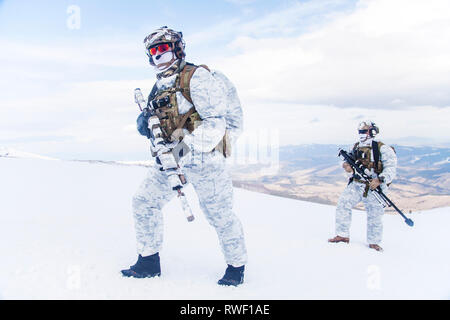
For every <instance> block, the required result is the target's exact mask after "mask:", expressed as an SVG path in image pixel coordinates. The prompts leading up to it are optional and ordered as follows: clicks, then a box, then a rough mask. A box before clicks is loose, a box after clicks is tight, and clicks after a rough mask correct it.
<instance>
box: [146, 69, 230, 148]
mask: <svg viewBox="0 0 450 320" xmlns="http://www.w3.org/2000/svg"><path fill="white" fill-rule="evenodd" d="M200 67H201V68H204V69H206V70H208V71H210V70H209V68H208V67H207V66H206V65H200V66H196V65H194V64H191V63H186V65H185V66H184V67H183V70H181V72H179V73H178V74H177V77H176V79H175V82H174V86H173V87H171V88H168V89H165V90H161V91H158V88H157V86H156V84H155V85H154V86H153V89H152V91H151V93H150V95H149V98H148V101H149V103H150V101H154V103H155V104H156V108H155V107H154V108H153V109H154V110H155V114H156V115H157V117H158V119H159V121H160V122H161V131H162V133H163V137H164V139H165V140H167V141H170V142H172V141H175V140H180V141H181V140H182V138H183V129H187V130H188V131H189V133H192V132H193V131H194V130H195V129H196V128H197V127H198V126H199V125H200V124H201V123H202V119H201V117H200V115H199V114H198V112H197V110H196V109H195V106H194V102H193V101H192V98H191V94H190V82H191V78H192V76H193V74H194V72H195V71H196V70H197V68H200ZM177 92H180V93H181V94H182V95H183V97H184V98H186V100H187V101H189V102H190V103H191V104H192V105H193V107H192V108H191V109H189V111H188V112H186V113H185V114H180V113H179V110H178V103H177ZM214 150H219V151H220V152H222V154H223V155H224V156H225V157H228V156H230V143H229V138H228V133H227V131H225V135H224V137H223V138H222V140H221V142H220V143H219V144H218V145H217V146H216V147H215V148H214V149H213V150H211V151H214Z"/></svg>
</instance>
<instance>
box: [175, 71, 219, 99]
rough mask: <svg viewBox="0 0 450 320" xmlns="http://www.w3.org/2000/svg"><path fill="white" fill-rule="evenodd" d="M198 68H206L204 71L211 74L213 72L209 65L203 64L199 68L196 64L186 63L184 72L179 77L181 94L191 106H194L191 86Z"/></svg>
mask: <svg viewBox="0 0 450 320" xmlns="http://www.w3.org/2000/svg"><path fill="white" fill-rule="evenodd" d="M197 68H204V69H206V70H208V71H209V72H211V70H209V68H208V66H207V65H204V64H201V65H199V66H196V65H195V64H192V63H186V65H185V67H184V68H183V70H181V72H180V76H179V83H178V87H179V88H180V91H181V94H182V95H183V96H184V97H185V98H186V100H187V101H189V102H190V103H191V104H194V102H193V101H192V98H191V87H190V85H191V79H192V76H193V75H194V72H195V70H197Z"/></svg>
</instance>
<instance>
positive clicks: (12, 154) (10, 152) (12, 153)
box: [0, 147, 58, 160]
mask: <svg viewBox="0 0 450 320" xmlns="http://www.w3.org/2000/svg"><path fill="white" fill-rule="evenodd" d="M0 157H8V158H27V159H42V160H58V159H56V158H51V157H47V156H41V155H39V154H35V153H30V152H23V151H19V150H15V149H11V148H5V147H0Z"/></svg>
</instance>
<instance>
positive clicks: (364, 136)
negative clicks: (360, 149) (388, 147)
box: [358, 133, 370, 142]
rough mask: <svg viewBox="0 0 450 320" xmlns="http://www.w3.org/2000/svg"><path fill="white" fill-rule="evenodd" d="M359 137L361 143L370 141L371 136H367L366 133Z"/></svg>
mask: <svg viewBox="0 0 450 320" xmlns="http://www.w3.org/2000/svg"><path fill="white" fill-rule="evenodd" d="M358 135H359V141H360V142H366V140H369V139H370V137H369V135H368V134H366V133H360V134H358Z"/></svg>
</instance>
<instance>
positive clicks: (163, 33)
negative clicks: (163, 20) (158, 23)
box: [144, 26, 186, 66]
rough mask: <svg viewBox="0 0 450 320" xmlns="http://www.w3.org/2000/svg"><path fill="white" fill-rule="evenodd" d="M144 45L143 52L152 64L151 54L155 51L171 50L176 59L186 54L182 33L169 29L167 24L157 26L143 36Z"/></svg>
mask: <svg viewBox="0 0 450 320" xmlns="http://www.w3.org/2000/svg"><path fill="white" fill-rule="evenodd" d="M144 45H145V52H146V54H147V56H148V57H149V61H150V64H151V65H152V66H154V65H155V63H154V61H153V59H152V56H154V55H155V54H156V53H157V52H159V53H164V52H166V51H169V50H172V51H173V53H174V54H175V56H176V58H177V59H183V58H184V57H185V56H186V54H185V52H184V48H185V42H184V40H183V33H182V32H179V31H175V30H172V29H169V28H168V27H167V26H164V27H161V28H158V29H156V30H155V31H153V32H152V33H150V34H149V35H148V36H147V37H145V39H144Z"/></svg>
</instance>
